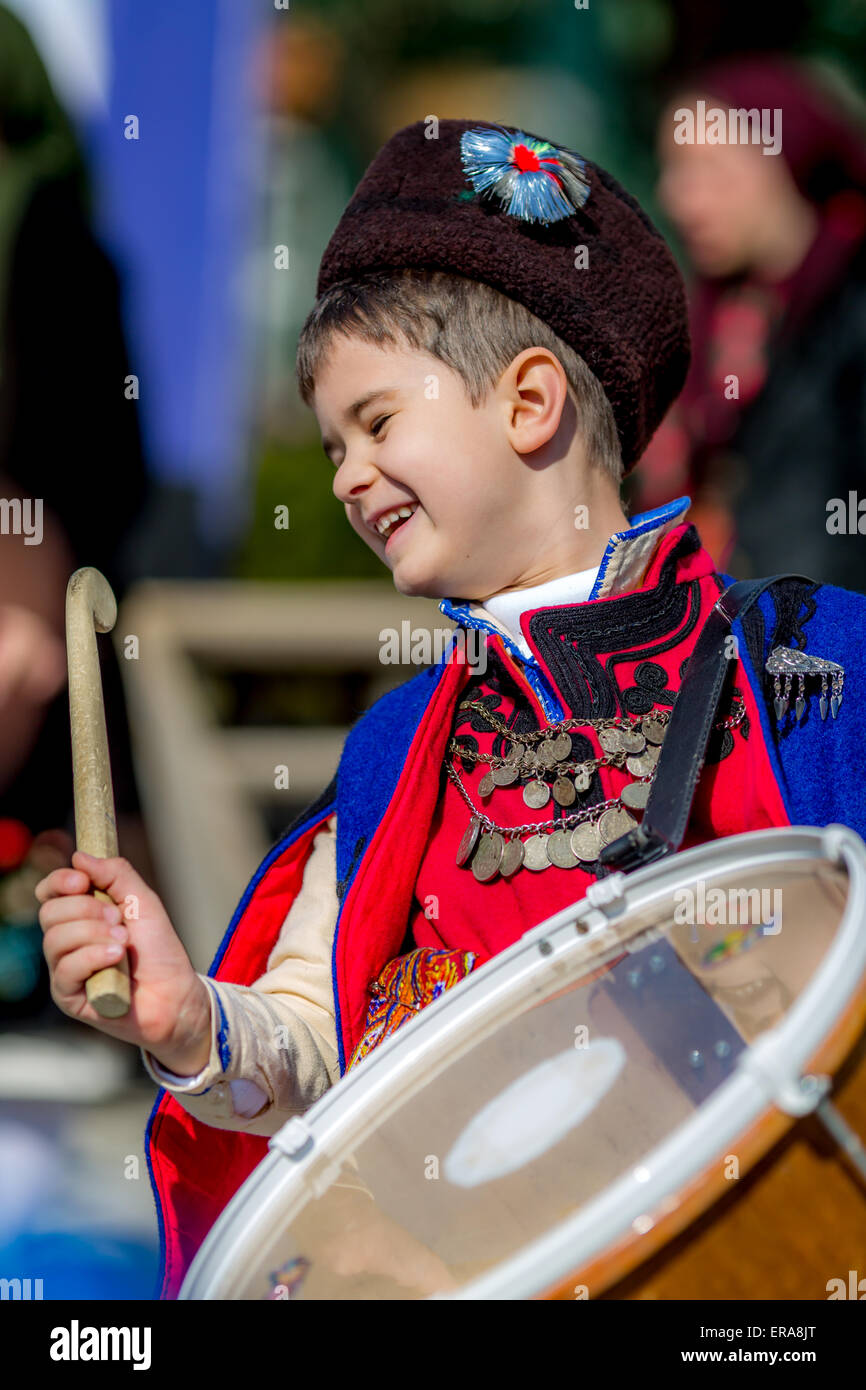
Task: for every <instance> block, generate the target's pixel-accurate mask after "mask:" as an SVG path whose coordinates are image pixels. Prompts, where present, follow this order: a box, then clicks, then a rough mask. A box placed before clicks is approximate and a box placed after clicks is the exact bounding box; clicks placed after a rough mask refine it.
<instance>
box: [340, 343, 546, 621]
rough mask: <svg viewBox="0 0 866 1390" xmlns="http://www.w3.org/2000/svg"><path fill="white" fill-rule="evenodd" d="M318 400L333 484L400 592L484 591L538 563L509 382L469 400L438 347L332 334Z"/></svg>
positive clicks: (540, 524) (468, 594)
mask: <svg viewBox="0 0 866 1390" xmlns="http://www.w3.org/2000/svg"><path fill="white" fill-rule="evenodd" d="M373 393H377V394H375V395H374V394H373ZM362 401H363V402H365V403H364V404H357V403H358V402H362ZM313 409H314V411H315V414H316V418H317V420H318V422H319V426H320V428H321V431H322V443H323V446H324V448H325V452H326V453H327V454H328V456H329V458H330V459H331V461H332V462H333V463H334V464H335V465H336V466H337V471H336V475H335V477H334V484H333V487H334V495H335V496H336V497H337V498H339V500H340V501H341V502H343V503H344V505H345V508H346V515H347V516H348V518H349V521H350V522H351V524H352V526H353V527H354V529H355V530H356V531H357V533H358V535H359V536H360V537H361V538H362V540H363V541H364V542H365V543H366V544H367V545H369V547H370V549H371V550H373V551H375V553H376V554H377V555H378V556H379V557H380V558H381V559H382V561H383V562H384V564H386V565H387V566H388V568H389V569H390V570H391V571H392V573H393V577H394V584H395V587H396V588H397V589H398V590H399V591H400V592H401V593H404V594H421V595H427V596H428V597H430V598H447V597H449V596H458V597H461V598H486V597H489V596H490V594H493V593H497V592H499V591H500V590H501V589H505V588H508V587H510V586H512V585H513V584H515V583H516V582H519V580H520V578H521V577H522V574H523V572H524V571H526V572H528V573H531V571H532V566H533V564H534V563H536V562H537V559H538V554H537V552H538V536H539V535H542V536H543V535H544V534H545V532H546V529H547V527H546V524H545V518H544V516H543V515H538V516H536V517H533V515H532V514H531V512H532V505H531V504H532V502H533V499H532V498H531V496H530V494H529V489H528V478H529V475H530V474H531V473H532V471H533V469H532V467H531V461H529V462H530V466H527V462H528V461H527V460H525V459H523V458H522V457H521V456H520V454H519V453H517V452H515V449H514V448H513V447H512V444H511V442H510V440H509V437H508V433H507V429H506V421H507V419H508V410H509V405H508V401H507V399H506V396H505V393H503V392H501V391H500V390H499V389H498V388H494V390H492V391H491V392H490V393H489V394H488V396H487V398H486V400H485V401H484V402H483V403H482V404H481V405H480V406H479V407H478V408H477V409H473V408H472V405H471V403H470V401H469V398H468V396H467V395H466V393H465V389H464V386H463V382H462V380H461V378H460V377H459V376H458V375H457V374H456V373H455V372H453V371H452V370H451V369H450V368H449V367H447V366H446V365H445V363H443V362H440V361H439V359H438V358H435V357H432V356H430V355H429V354H428V353H426V352H417V351H414V350H412V349H410V348H409V347H393V346H391V345H386V346H384V347H378V346H376V345H375V344H372V343H368V342H365V341H363V340H362V339H358V338H347V337H345V336H343V335H341V334H336V335H335V336H334V338H333V340H332V344H331V348H330V351H329V352H328V355H327V359H326V361H325V362H324V363H323V365H322V367H321V369H320V371H319V374H318V377H317V381H316V388H315V392H314V396H313ZM406 506H409V507H414V514H413V515H412V517H411V518H410V519H409V520H407V521H404V522H403V523H402V524H401V525H399V526H398V527H397V529H396V530H395V531H393V532H392V534H391V535H390V536H389V537H387V538H386V537H385V536H382V535H380V534H379V533H378V531H377V530H376V529H375V521H376V519H377V518H378V517H380V516H381V515H382V514H383V513H386V512H388V511H392V510H396V509H398V508H400V507H406ZM535 509H536V510H537V509H538V504H537V503H536V504H535ZM533 537H535V539H534V540H533Z"/></svg>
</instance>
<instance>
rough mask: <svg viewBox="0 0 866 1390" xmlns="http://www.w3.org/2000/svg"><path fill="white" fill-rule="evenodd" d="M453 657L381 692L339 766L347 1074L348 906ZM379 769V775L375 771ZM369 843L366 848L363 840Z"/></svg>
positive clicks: (334, 951) (339, 1035)
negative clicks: (345, 929)
mask: <svg viewBox="0 0 866 1390" xmlns="http://www.w3.org/2000/svg"><path fill="white" fill-rule="evenodd" d="M448 655H449V653H448V652H446V653H444V654H443V656H442V659H441V660H440V661H438V662H437V663H436V665H435V666H427V667H425V668H424V670H423V671H419V672H418V674H417V675H415V676H411V677H410V678H409V680H407V681H404V682H403V684H402V685H398V686H396V687H395V688H394V689H393V690H388V691H386V692H385V694H384V695H380V697H379V699H378V700H377V701H376V702H375V704H373V705H371V706H370V708H369V709H368V710H366V711H365V713H364V714H362V715H361V717H360V719H358V720H357V722H356V723H355V724H354V725H353V726H352V728H351V729H350V730H349V734H348V736H347V738H346V742H345V744H344V745H343V752H342V755H341V757H340V762H339V764H338V767H337V882H338V883H339V884H341V885H342V888H343V892H342V896H341V900H340V906H339V911H338V913H337V923H336V927H335V930H334V941H333V946H332V950H331V979H332V985H333V992H334V1009H335V1012H336V1024H337V1050H338V1055H339V1060H340V1073H341V1075H342V1074H343V1073H344V1072H345V1070H346V1056H345V1052H344V1048H343V1027H342V1019H341V1016H340V991H339V988H338V985H337V942H338V939H339V935H340V925H341V923H342V918H343V906H344V904H345V901H346V898H347V897H348V895H349V892H350V890H351V887H352V884H353V883H354V881H355V877H356V875H357V873H358V869H359V867H360V865H361V863H362V861H363V859H364V857H365V855H366V853H367V850H368V849H369V847H370V841H371V840H372V838H373V836H374V834H375V833H376V830H377V828H378V826H379V825H380V824H381V822H382V820H383V819H384V818H385V816H386V815H387V813H388V807H389V806H390V805H391V801H392V798H393V796H394V790H395V788H396V786H397V782H398V781H399V778H400V774H401V772H402V771H403V766H404V764H405V762H406V757H407V755H408V752H409V748H410V747H411V744H412V740H413V739H414V737H415V734H416V732H417V730H418V727H419V725H420V723H421V721H422V719H423V718H424V715H425V713H426V711H427V708H428V706H429V704H430V701H431V700H432V698H433V695H434V693H435V691H436V689H437V687H438V685H439V682H440V680H441V679H442V676H443V675H444V673H445V670H446V667H447V665H448ZM371 768H375V770H376V775H375V777H371V776H370V769H371ZM360 841H363V844H362V846H361V849H360V852H358V844H359V842H360Z"/></svg>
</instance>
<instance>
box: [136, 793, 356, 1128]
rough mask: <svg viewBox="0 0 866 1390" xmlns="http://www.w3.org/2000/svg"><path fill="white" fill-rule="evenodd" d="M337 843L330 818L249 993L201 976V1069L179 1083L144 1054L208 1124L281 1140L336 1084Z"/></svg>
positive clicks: (148, 1065)
mask: <svg viewBox="0 0 866 1390" xmlns="http://www.w3.org/2000/svg"><path fill="white" fill-rule="evenodd" d="M336 845H337V817H336V815H333V816H331V817H330V818H329V820H328V821H326V822H325V824H324V825H323V826H322V828H321V830H319V832H318V833H317V834H316V836H315V837H314V839H313V844H312V848H311V850H310V854H309V857H308V859H307V863H306V866H305V868H304V875H303V879H302V882H301V888H300V891H299V893H298V894H297V896H296V898H295V900H294V902H293V903H292V906H291V908H290V910H289V912H288V914H287V915H286V918H285V921H284V922H283V925H282V927H281V929H280V935H279V938H278V940H277V943H276V945H275V946H274V949H273V951H272V952H271V954H270V956H269V958H268V968H267V971H266V973H265V974H264V975H262V976H261V977H260V978H259V979H258V980H256V981H255V982H254V983H253V984H252V985H249V986H247V985H236V984H231V983H229V982H226V981H222V980H219V981H218V980H212V979H211V978H210V977H209V976H206V975H202V976H201V979H203V980H204V982H205V984H206V985H207V986H208V989H209V991H210V996H211V1050H210V1057H209V1059H208V1062H207V1065H206V1066H205V1067H204V1069H203V1070H202V1071H200V1072H199V1073H198V1075H197V1076H191V1077H178V1076H175V1075H174V1074H173V1073H171V1072H168V1071H166V1070H165V1069H164V1068H163V1067H161V1066H160V1064H159V1063H158V1062H157V1061H156V1059H155V1058H153V1057H151V1055H150V1053H148V1052H146V1051H144V1049H142V1060H143V1062H144V1066H145V1069H146V1071H147V1072H148V1075H149V1076H150V1077H151V1078H152V1079H153V1080H154V1081H155V1082H156V1083H157V1085H159V1086H163V1087H164V1088H165V1089H166V1090H167V1091H170V1092H171V1094H172V1095H173V1096H174V1097H175V1098H176V1099H177V1101H178V1102H179V1103H180V1104H181V1105H182V1106H183V1108H184V1109H185V1110H187V1111H188V1112H189V1114H190V1115H192V1116H194V1117H195V1118H196V1119H198V1120H202V1121H203V1122H204V1123H205V1124H208V1125H212V1126H214V1127H215V1128H217V1129H233V1130H240V1131H243V1132H244V1133H246V1134H262V1135H270V1134H275V1133H276V1132H277V1130H279V1129H281V1128H282V1126H283V1125H284V1124H285V1123H286V1121H287V1120H289V1119H291V1117H292V1116H293V1115H298V1114H301V1113H302V1112H303V1111H304V1110H307V1109H308V1108H309V1106H311V1105H312V1104H313V1102H314V1101H316V1100H318V1099H319V1097H320V1096H321V1095H322V1094H323V1093H324V1092H325V1091H326V1090H327V1089H328V1087H329V1086H332V1085H333V1084H334V1082H335V1081H337V1080H339V1076H340V1066H339V1058H338V1053H337V1030H336V1021H335V1020H336V1009H335V1006H334V993H333V983H332V976H331V952H332V947H333V941H334V931H335V929H336V923H337V916H338V912H339V903H338V899H337V871H336Z"/></svg>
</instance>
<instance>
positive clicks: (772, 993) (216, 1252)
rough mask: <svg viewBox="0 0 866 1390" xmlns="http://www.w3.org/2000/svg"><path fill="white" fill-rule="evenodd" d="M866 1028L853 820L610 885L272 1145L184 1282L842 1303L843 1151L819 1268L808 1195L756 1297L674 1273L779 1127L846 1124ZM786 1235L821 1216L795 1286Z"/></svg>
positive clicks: (800, 1240)
mask: <svg viewBox="0 0 866 1390" xmlns="http://www.w3.org/2000/svg"><path fill="white" fill-rule="evenodd" d="M864 1022H866V845H864V844H863V841H862V840H861V839H860V838H859V836H857V835H856V834H854V832H853V831H851V830H848V829H847V828H845V827H844V826H830V827H828V828H826V829H824V830H821V829H817V828H809V827H806V828H791V829H782V830H763V831H756V832H752V833H750V834H748V835H739V836H733V837H730V838H726V839H723V840H720V841H715V842H713V843H712V844H710V845H704V846H699V847H697V848H694V849H690V850H686V851H684V852H682V853H680V854H676V855H672V856H670V857H669V858H668V859H666V860H661V861H659V862H658V863H656V864H653V865H651V866H649V867H647V868H644V869H641V870H639V871H637V872H636V873H633V874H630V875H623V874H620V873H618V874H614V875H611V876H610V877H608V878H605V879H600V880H598V881H597V882H596V883H594V884H593V885H592V886H591V888H590V890H589V891H588V893H587V895H586V897H585V898H583V899H581V901H580V902H578V903H575V904H574V905H572V906H571V907H569V908H567V909H565V910H564V911H562V912H559V913H557V914H556V915H555V916H553V917H551V918H549V919H548V920H547V921H545V922H542V923H541V924H540V925H539V926H538V927H535V928H534V929H533V930H532V931H530V932H528V933H527V934H526V935H525V936H524V937H522V938H521V940H520V941H518V942H517V943H516V944H515V945H514V946H512V947H510V948H509V949H508V950H506V951H503V952H501V953H500V954H499V955H497V956H496V957H494V958H493V959H492V960H491V961H489V962H487V963H486V964H485V965H484V966H482V967H480V968H479V969H478V970H476V971H475V972H473V973H472V974H470V975H469V976H468V977H467V978H466V979H465V980H462V981H461V982H460V983H458V984H456V985H455V986H454V987H453V988H452V989H450V990H449V991H447V992H446V993H445V994H443V995H442V996H441V997H440V998H439V999H437V1000H436V1001H434V1002H433V1003H432V1004H430V1005H429V1006H428V1007H427V1008H425V1009H424V1010H422V1011H421V1012H420V1013H419V1014H418V1016H417V1017H416V1018H414V1019H413V1020H412V1021H411V1022H410V1023H408V1024H406V1025H405V1026H404V1027H403V1028H402V1029H400V1030H399V1031H398V1032H397V1033H395V1034H394V1035H393V1036H392V1037H391V1038H389V1039H388V1040H387V1041H386V1042H384V1043H382V1044H381V1045H380V1046H379V1047H378V1048H376V1049H375V1050H374V1051H373V1052H372V1053H371V1054H370V1055H369V1056H368V1057H366V1058H365V1059H364V1060H363V1061H362V1062H361V1063H360V1064H359V1065H358V1067H357V1068H356V1069H355V1070H353V1071H351V1072H349V1073H348V1074H347V1075H346V1076H344V1077H343V1078H342V1079H341V1080H340V1082H339V1083H338V1084H337V1085H336V1086H334V1087H333V1088H332V1089H331V1090H330V1091H329V1092H328V1093H326V1095H325V1096H323V1097H322V1099H321V1100H319V1101H318V1102H317V1104H316V1105H315V1106H313V1107H312V1108H311V1109H310V1110H309V1111H307V1112H306V1114H305V1115H303V1116H299V1117H297V1118H295V1119H292V1120H290V1121H289V1123H288V1124H287V1125H285V1126H284V1127H283V1129H281V1130H280V1131H279V1133H277V1134H276V1135H274V1137H273V1138H272V1139H271V1141H270V1144H269V1153H268V1156H267V1157H266V1158H265V1159H264V1160H263V1161H262V1163H261V1164H260V1165H259V1166H258V1167H257V1168H256V1170H255V1171H254V1172H253V1173H252V1174H251V1176H250V1177H249V1179H248V1180H247V1181H246V1183H244V1185H243V1186H242V1187H241V1188H240V1189H239V1191H238V1192H237V1193H236V1194H235V1196H234V1198H233V1199H232V1201H231V1202H230V1204H229V1205H228V1206H227V1207H226V1209H225V1211H224V1212H223V1213H222V1215H221V1217H220V1219H219V1220H218V1221H217V1222H216V1224H215V1225H214V1227H213V1228H212V1230H211V1231H210V1233H209V1235H208V1236H207V1238H206V1240H205V1242H204V1243H203V1245H202V1247H201V1249H200V1250H199V1252H198V1254H197V1256H196V1258H195V1260H194V1262H193V1264H192V1266H191V1268H190V1270H189V1272H188V1275H187V1278H186V1280H185V1282H184V1285H183V1288H182V1290H181V1294H180V1297H181V1298H186V1299H202V1298H213V1299H275V1298H277V1299H278V1298H286V1299H288V1298H292V1299H358V1300H367V1299H386V1298H387V1299H418V1298H425V1297H429V1298H437V1299H441V1298H452V1299H453V1298H457V1299H527V1298H537V1297H542V1298H544V1297H546V1298H551V1297H559V1298H581V1297H598V1296H599V1295H601V1294H603V1293H604V1292H605V1291H606V1290H608V1291H610V1293H611V1295H612V1296H617V1297H622V1296H627V1297H634V1296H637V1297H640V1296H649V1297H654V1296H663V1297H695V1298H700V1297H758V1298H760V1297H764V1298H773V1297H779V1296H782V1297H786V1296H788V1297H814V1298H826V1297H827V1291H826V1290H827V1287H828V1284H827V1281H828V1280H829V1279H830V1278H832V1277H833V1276H836V1275H839V1276H844V1277H847V1272H848V1268H849V1266H848V1264H846V1263H845V1260H846V1259H848V1258H853V1253H852V1246H851V1242H852V1241H853V1242H857V1241H859V1242H860V1244H859V1248H860V1250H861V1252H862V1251H863V1250H866V1187H863V1186H859V1185H858V1180H857V1175H856V1172H855V1171H854V1170H853V1169H852V1170H851V1171H850V1172H849V1171H848V1169H847V1168H845V1165H844V1164H843V1162H842V1159H841V1154H840V1152H839V1151H838V1150H837V1151H836V1156H835V1157H832V1156H831V1157H830V1158H829V1159H828V1157H827V1155H826V1154H825V1156H824V1157H823V1158H822V1159H820V1160H818V1161H820V1162H822V1163H823V1164H824V1165H825V1176H826V1167H827V1166H828V1164H829V1165H832V1166H834V1168H835V1169H836V1170H838V1172H837V1177H838V1174H839V1173H841V1184H842V1186H841V1189H840V1191H842V1198H841V1217H840V1219H839V1225H840V1231H844V1232H845V1233H846V1238H847V1239H848V1245H847V1246H846V1245H845V1242H844V1241H842V1242H841V1243H837V1244H836V1245H835V1247H833V1255H832V1257H831V1256H830V1255H829V1254H828V1252H827V1251H826V1250H825V1251H824V1253H823V1255H822V1256H821V1257H820V1258H818V1259H817V1264H816V1270H815V1271H814V1278H813V1280H812V1283H811V1284H810V1283H809V1282H808V1278H807V1277H806V1275H805V1274H804V1269H805V1265H804V1262H808V1257H809V1251H810V1249H812V1248H813V1247H814V1245H815V1241H816V1239H817V1240H818V1241H819V1244H820V1240H821V1239H824V1238H825V1235H826V1233H824V1236H822V1235H821V1233H820V1232H816V1231H813V1230H812V1226H811V1225H810V1205H809V1200H808V1195H805V1196H802V1197H801V1198H799V1199H798V1198H797V1197H796V1195H795V1196H793V1197H792V1198H791V1200H792V1201H793V1202H794V1205H793V1206H792V1207H791V1208H790V1209H784V1208H782V1209H781V1210H779V1211H777V1212H776V1214H775V1217H774V1216H773V1214H772V1204H771V1207H770V1213H771V1214H770V1216H769V1217H768V1216H767V1209H766V1203H765V1208H764V1215H763V1218H762V1219H763V1221H764V1225H763V1226H755V1225H752V1226H751V1228H749V1223H748V1222H746V1223H745V1229H746V1235H745V1236H744V1237H742V1244H743V1249H741V1250H740V1251H739V1253H738V1254H737V1255H736V1258H732V1260H731V1267H732V1268H733V1269H736V1267H737V1264H738V1263H739V1265H740V1266H742V1265H743V1264H744V1263H745V1265H746V1266H748V1265H749V1260H750V1256H749V1248H751V1250H752V1256H753V1257H756V1258H757V1260H758V1264H759V1266H761V1267H762V1268H763V1270H764V1276H763V1278H764V1282H763V1284H761V1282H760V1279H761V1274H760V1269H759V1271H758V1275H757V1276H756V1277H757V1283H756V1287H755V1288H754V1289H753V1290H752V1291H749V1289H748V1287H747V1286H748V1279H747V1277H746V1276H744V1275H742V1271H741V1273H740V1278H739V1283H738V1282H737V1279H736V1278H735V1279H734V1280H733V1282H732V1283H729V1284H728V1286H727V1291H725V1292H721V1293H719V1292H718V1290H716V1291H714V1292H712V1293H707V1286H708V1285H709V1284H712V1283H713V1270H712V1269H710V1268H709V1264H710V1261H711V1256H710V1255H708V1256H707V1268H706V1269H704V1267H703V1265H702V1264H701V1263H700V1262H698V1264H697V1267H695V1266H694V1264H691V1265H689V1264H688V1261H687V1260H686V1270H687V1277H688V1279H689V1280H690V1286H689V1288H688V1289H687V1290H686V1289H683V1288H682V1287H680V1288H677V1287H676V1281H674V1284H671V1283H670V1281H669V1282H668V1284H667V1285H664V1269H663V1266H664V1260H665V1252H666V1251H667V1250H671V1251H674V1250H675V1249H676V1252H677V1258H680V1259H682V1258H684V1256H683V1249H684V1248H687V1245H688V1241H689V1240H690V1237H691V1234H692V1233H693V1232H694V1233H696V1235H698V1236H699V1237H700V1238H705V1237H706V1233H707V1223H708V1222H709V1223H710V1225H712V1224H713V1222H714V1212H717V1211H718V1212H721V1213H722V1214H723V1219H727V1217H725V1215H724V1214H725V1213H728V1214H729V1213H730V1208H731V1204H732V1203H733V1204H734V1205H736V1204H737V1203H738V1201H739V1200H740V1199H741V1197H743V1196H744V1194H746V1189H747V1188H749V1187H750V1190H749V1192H748V1194H747V1196H746V1198H745V1199H746V1200H749V1199H750V1198H751V1197H752V1196H753V1195H754V1178H755V1174H758V1175H759V1176H760V1175H761V1166H762V1164H763V1165H764V1166H765V1167H766V1165H767V1164H770V1165H771V1166H772V1163H773V1154H774V1153H777V1152H779V1144H780V1141H782V1144H783V1146H784V1144H785V1142H787V1141H789V1140H790V1138H791V1134H793V1133H797V1132H798V1131H799V1130H800V1128H801V1127H802V1126H804V1125H808V1124H809V1123H811V1124H812V1125H813V1126H814V1127H816V1128H819V1127H818V1126H816V1122H815V1118H814V1116H811V1119H807V1118H804V1117H809V1116H810V1115H811V1112H813V1111H815V1109H816V1107H818V1110H819V1113H820V1110H821V1108H822V1107H823V1108H824V1109H825V1110H826V1112H827V1114H828V1115H829V1116H831V1117H832V1116H833V1115H835V1116H837V1118H838V1112H837V1111H835V1110H833V1109H832V1108H831V1107H830V1106H829V1102H828V1101H827V1099H826V1096H827V1092H828V1090H829V1088H830V1086H831V1081H832V1077H833V1075H834V1073H836V1072H837V1071H838V1069H839V1068H840V1067H841V1066H842V1064H843V1063H844V1062H845V1059H846V1058H849V1057H850V1056H851V1055H852V1050H853V1049H854V1048H855V1044H856V1043H857V1040H858V1038H859V1036H860V1034H861V1032H862V1030H863V1025H864ZM825 1147H826V1146H825ZM764 1176H766V1174H765V1173H764ZM750 1185H751V1186H750ZM790 1195H791V1194H789V1196H790ZM776 1227H777V1228H778V1229H779V1230H780V1231H784V1230H790V1229H791V1228H792V1227H796V1230H797V1236H796V1240H795V1248H796V1249H799V1252H800V1255H799V1262H798V1261H796V1260H795V1264H798V1278H801V1279H804V1280H805V1285H803V1284H802V1283H801V1285H800V1286H799V1287H800V1291H799V1292H796V1293H789V1292H787V1291H786V1287H785V1281H784V1278H782V1277H781V1275H780V1274H779V1271H778V1268H777V1266H776V1265H775V1264H774V1259H773V1254H772V1244H773V1238H774V1228H776ZM747 1240H748V1241H750V1246H749V1245H748V1244H747V1243H746V1241H747ZM678 1242H679V1244H678ZM683 1242H686V1246H685V1247H684V1246H683ZM723 1244H724V1242H722V1245H723ZM825 1244H826V1240H825ZM832 1244H833V1243H832V1240H831V1241H830V1245H831V1246H832ZM721 1248H722V1246H721V1245H718V1243H717V1249H716V1257H717V1256H718V1250H719V1249H721ZM828 1259H829V1264H828ZM837 1264H838V1265H839V1268H838V1270H837V1269H836V1267H835V1266H836V1265H837ZM852 1267H856V1266H852ZM713 1268H714V1269H715V1266H713ZM861 1268H862V1272H863V1273H864V1274H866V1262H864V1261H863V1259H862V1255H861ZM641 1271H647V1273H646V1278H645V1280H644V1283H643V1287H642V1283H641V1280H642V1273H641ZM704 1275H706V1276H707V1279H706V1282H705V1283H704V1284H702V1279H703V1276H704ZM653 1280H655V1281H656V1285H655V1286H654V1285H653V1282H652V1281H653ZM659 1281H660V1282H659ZM804 1286H805V1287H806V1288H807V1290H811V1291H806V1292H803V1291H802V1289H803V1287H804ZM659 1289H661V1290H662V1291H661V1293H659Z"/></svg>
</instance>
